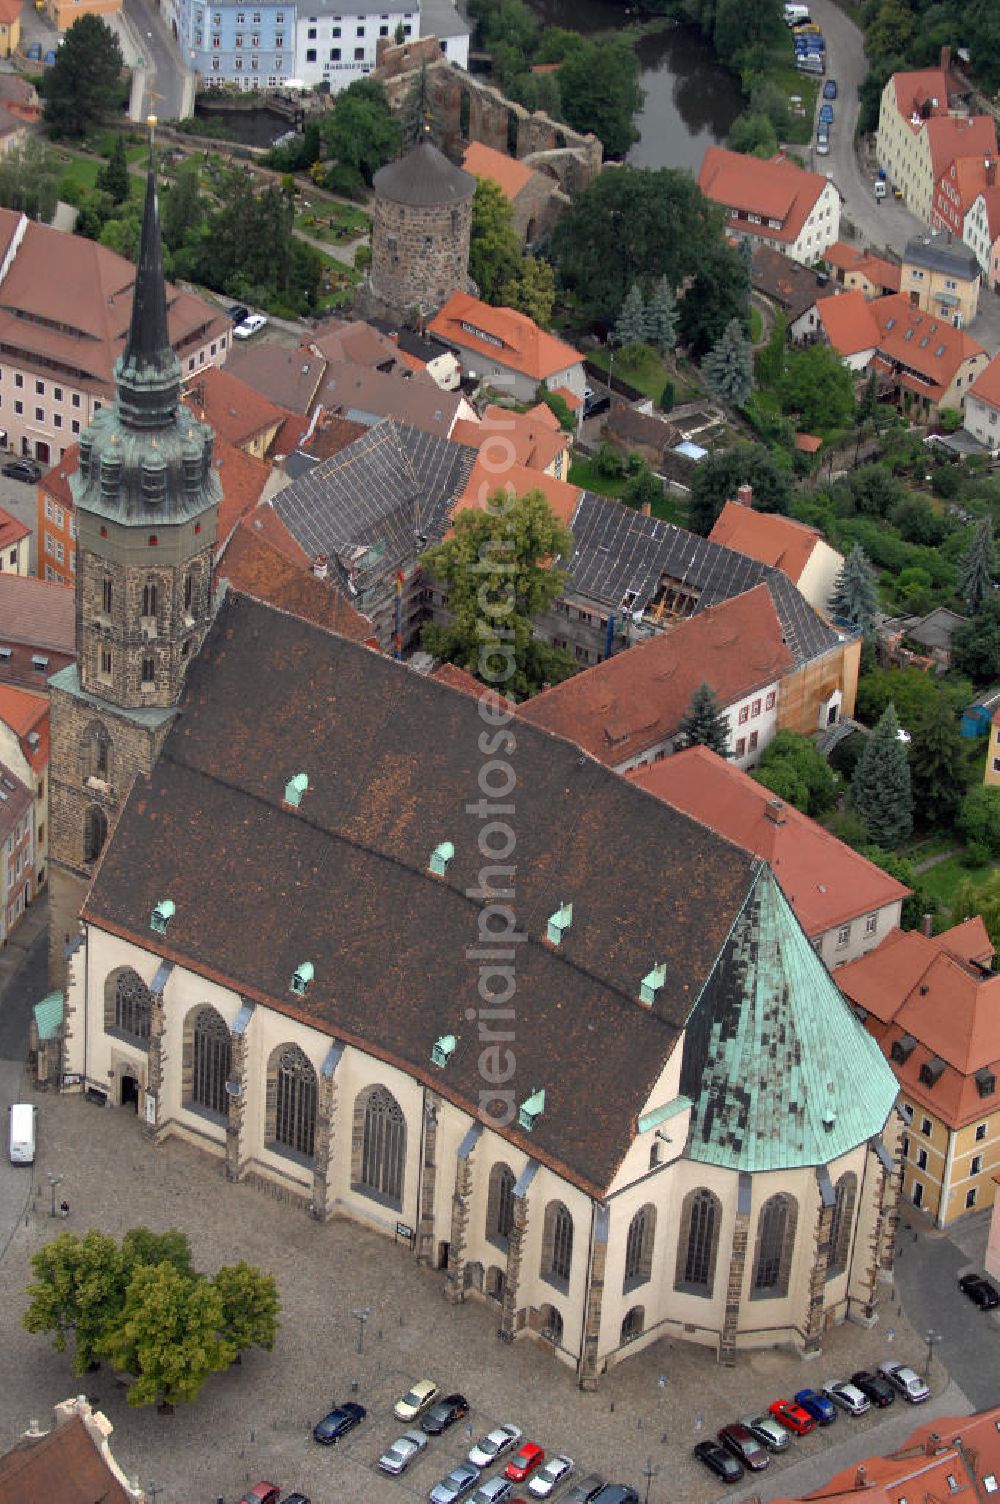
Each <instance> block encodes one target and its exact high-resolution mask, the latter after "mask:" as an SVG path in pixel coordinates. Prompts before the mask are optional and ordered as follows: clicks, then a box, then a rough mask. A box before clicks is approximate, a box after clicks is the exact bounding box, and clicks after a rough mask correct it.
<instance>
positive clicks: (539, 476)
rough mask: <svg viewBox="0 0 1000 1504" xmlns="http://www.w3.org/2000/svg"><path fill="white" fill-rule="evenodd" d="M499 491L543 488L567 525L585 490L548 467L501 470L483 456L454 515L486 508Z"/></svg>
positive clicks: (523, 492)
mask: <svg viewBox="0 0 1000 1504" xmlns="http://www.w3.org/2000/svg"><path fill="white" fill-rule="evenodd" d="M496 491H503V492H504V494H505V495H506V496H526V495H527V494H528V493H529V492H530V491H540V492H541V494H542V495H543V496H544V497H545V500H546V501H547V502H548V504H549V506H550V508H551V509H552V511H553V512H554V513H555V514H556V516H557V517H558V518H559V520H560V522H563V523H565V524H566V526H567V527H568V526H569V524H570V523H571V522H572V520H573V514H574V512H575V511H576V509H577V506H578V504H579V501H580V496H581V494H582V493H581V491H580V487H579V486H571V485H570V484H569V482H568V481H565V480H557V478H556V477H555V476H554V475H552V474H550V473H549V472H548V471H546V470H531V469H529V468H528V466H527V465H517V464H510V465H507V466H505V468H504V469H503V470H497V468H496V467H495V466H494V465H491V464H488V463H486V462H484V460H483V458H482V456H480V457H479V458H478V459H477V460H476V463H475V464H474V465H473V467H472V473H471V475H470V476H469V479H468V481H467V482H466V486H465V492H464V494H463V495H462V496H461V497H460V498H459V500H458V501H457V502H456V503H455V508H454V512H453V513H452V515H453V516H454V513H455V512H460V511H462V509H463V508H467V507H471V508H473V509H474V510H477V511H481V510H485V508H486V502H487V498H488V497H490V496H492V495H493V494H494V493H495V492H496ZM442 614H443V613H442Z"/></svg>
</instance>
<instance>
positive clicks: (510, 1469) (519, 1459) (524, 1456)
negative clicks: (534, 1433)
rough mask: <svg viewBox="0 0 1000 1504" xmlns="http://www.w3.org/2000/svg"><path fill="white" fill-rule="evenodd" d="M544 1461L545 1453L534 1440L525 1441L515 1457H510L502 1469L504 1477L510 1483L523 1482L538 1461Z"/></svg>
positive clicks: (536, 1465)
mask: <svg viewBox="0 0 1000 1504" xmlns="http://www.w3.org/2000/svg"><path fill="white" fill-rule="evenodd" d="M544 1461H545V1453H544V1451H543V1450H542V1448H541V1447H540V1446H539V1445H538V1443H537V1442H535V1441H526V1442H525V1443H524V1446H523V1447H522V1448H521V1450H520V1451H519V1452H518V1454H517V1456H516V1457H512V1458H511V1459H510V1461H509V1462H508V1464H507V1466H506V1467H505V1468H504V1470H503V1475H504V1477H505V1478H509V1479H510V1480H511V1482H512V1483H523V1482H524V1480H525V1478H526V1477H527V1476H528V1474H529V1473H533V1472H534V1471H535V1468H536V1467H538V1465H539V1463H541V1462H544Z"/></svg>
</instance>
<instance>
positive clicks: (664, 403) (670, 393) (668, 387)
mask: <svg viewBox="0 0 1000 1504" xmlns="http://www.w3.org/2000/svg"><path fill="white" fill-rule="evenodd" d="M676 396H677V389H676V387H675V386H674V383H673V382H672V381H665V382H664V383H663V391H662V392H661V393H660V411H661V412H664V413H668V412H669V411H670V409H671V408H672V407H673V405H674V399H675V398H676Z"/></svg>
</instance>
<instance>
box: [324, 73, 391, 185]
mask: <svg viewBox="0 0 1000 1504" xmlns="http://www.w3.org/2000/svg"><path fill="white" fill-rule="evenodd" d="M320 132H321V134H322V136H323V139H324V140H325V142H326V147H327V151H328V153H329V154H330V156H331V157H333V158H335V160H336V164H337V171H338V172H339V173H340V175H341V179H342V181H343V182H344V183H345V184H347V185H348V186H350V185H353V186H354V187H355V188H359V187H361V186H362V185H364V186H366V187H369V188H370V187H371V183H372V178H373V177H374V176H375V174H376V172H377V171H378V169H379V168H380V167H384V166H385V164H386V162H391V161H392V159H393V158H394V157H397V156H398V155H399V152H400V148H401V146H402V140H403V134H402V127H401V126H400V123H399V121H398V120H396V119H395V117H394V116H393V114H392V112H391V111H390V109H389V102H388V99H387V98H386V93H385V89H384V88H383V87H382V85H381V84H380V83H378V82H377V81H376V80H374V79H370V78H357V79H355V80H354V82H353V83H352V84H349V85H348V87H347V88H346V89H344V90H343V92H342V93H340V94H338V95H337V98H336V102H335V104H334V106H333V109H332V110H331V111H330V113H329V114H328V115H324V117H323V120H322V123H321V125H320Z"/></svg>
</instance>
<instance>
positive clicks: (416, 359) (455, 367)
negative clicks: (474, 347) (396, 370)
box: [368, 318, 462, 392]
mask: <svg viewBox="0 0 1000 1504" xmlns="http://www.w3.org/2000/svg"><path fill="white" fill-rule="evenodd" d="M368 322H369V325H370V327H371V328H373V329H377V330H378V332H379V333H380V334H384V335H386V336H387V337H388V338H389V339H391V340H392V342H393V344H394V345H396V346H397V348H398V350H399V354H400V358H401V359H402V360H404V361H405V362H406V363H407V365H408V366H409V367H410V369H411V370H413V371H426V372H427V374H428V376H429V377H430V378H431V380H432V381H436V382H437V384H438V386H439V387H441V388H442V390H443V391H446V392H453V391H454V390H455V388H456V387H457V386H458V385H459V384H460V382H461V379H462V368H461V366H460V365H459V362H458V358H457V357H456V355H455V352H454V350H449V349H448V347H447V345H443V344H442V343H441V341H440V340H438V339H431V338H430V337H429V336H428V335H426V334H418V333H417V331H416V330H415V329H400V328H397V327H396V325H395V324H393V323H390V321H389V320H388V319H380V318H372V319H369V321H368Z"/></svg>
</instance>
